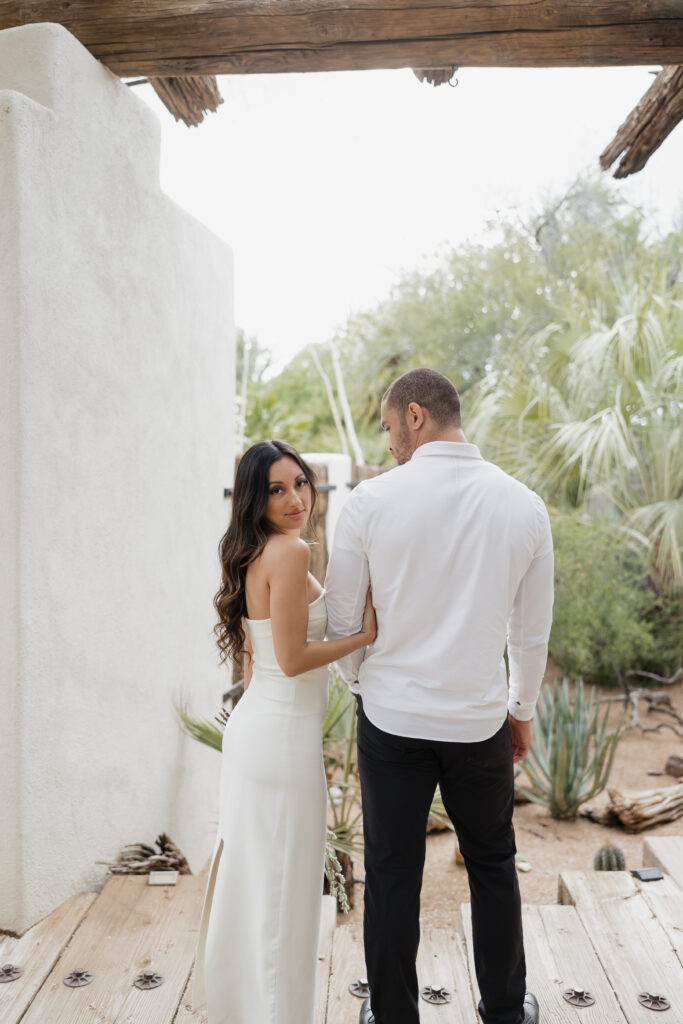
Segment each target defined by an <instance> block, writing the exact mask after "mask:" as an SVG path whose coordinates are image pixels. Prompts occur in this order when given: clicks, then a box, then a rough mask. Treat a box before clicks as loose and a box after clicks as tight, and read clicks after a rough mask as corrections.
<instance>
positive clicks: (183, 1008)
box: [162, 966, 208, 1024]
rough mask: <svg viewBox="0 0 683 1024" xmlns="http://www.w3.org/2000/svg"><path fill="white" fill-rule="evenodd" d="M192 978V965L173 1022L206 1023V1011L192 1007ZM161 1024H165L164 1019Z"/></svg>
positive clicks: (181, 1023) (185, 1023)
mask: <svg viewBox="0 0 683 1024" xmlns="http://www.w3.org/2000/svg"><path fill="white" fill-rule="evenodd" d="M193 978H194V966H193V967H192V970H191V971H190V977H189V978H188V979H187V985H186V986H185V991H184V992H183V994H182V998H181V1000H180V1006H179V1007H178V1012H177V1014H176V1016H175V1018H174V1020H173V1024H207V1020H208V1017H207V1011H206V1009H204V1010H193V1009H192V981H193ZM162 1024H166V1022H165V1021H163V1022H162Z"/></svg>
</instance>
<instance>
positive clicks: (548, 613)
mask: <svg viewBox="0 0 683 1024" xmlns="http://www.w3.org/2000/svg"><path fill="white" fill-rule="evenodd" d="M534 498H535V501H536V513H537V522H538V537H537V544H536V550H535V551H534V556H533V558H532V560H531V564H530V566H529V568H528V569H527V571H526V573H525V574H524V576H523V578H522V581H521V583H520V584H519V587H518V589H517V593H516V595H515V599H514V603H513V606H512V614H511V615H510V621H509V623H508V661H509V665H510V686H509V691H508V711H509V712H510V714H511V715H512V716H513V718H517V719H519V720H520V721H521V722H528V721H530V720H531V719H532V718H533V716H534V708H535V707H536V701H537V700H538V694H539V691H540V689H541V682H542V681H543V673H544V671H545V666H546V662H547V660H548V638H549V636H550V626H551V624H552V618H553V540H552V534H551V532H550V518H549V516H548V510H547V509H546V507H545V505H544V503H543V501H542V500H541V499H540V498H539V497H538V495H534Z"/></svg>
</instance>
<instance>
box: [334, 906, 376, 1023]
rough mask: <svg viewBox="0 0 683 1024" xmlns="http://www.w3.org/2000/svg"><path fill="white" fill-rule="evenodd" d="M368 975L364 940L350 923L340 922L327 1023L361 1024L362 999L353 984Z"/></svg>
mask: <svg viewBox="0 0 683 1024" xmlns="http://www.w3.org/2000/svg"><path fill="white" fill-rule="evenodd" d="M364 977H366V972H365V955H364V953H363V943H362V942H361V940H360V939H359V938H356V937H355V936H354V933H353V931H352V929H351V928H350V927H349V925H347V924H343V925H339V926H338V927H337V928H336V930H335V933H334V945H333V957H332V970H331V972H330V988H329V995H328V998H327V1022H326V1024H358V1014H359V1013H360V1008H361V1000H360V999H358V997H357V996H352V995H351V993H350V992H349V985H350V984H351V982H352V981H355V979H356V978H364Z"/></svg>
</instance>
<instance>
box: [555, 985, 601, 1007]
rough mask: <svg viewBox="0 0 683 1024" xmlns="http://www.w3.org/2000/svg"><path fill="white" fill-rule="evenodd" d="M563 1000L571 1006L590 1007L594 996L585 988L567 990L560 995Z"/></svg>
mask: <svg viewBox="0 0 683 1024" xmlns="http://www.w3.org/2000/svg"><path fill="white" fill-rule="evenodd" d="M562 996H563V998H564V999H566V1000H567V1002H568V1003H571V1004H572V1006H592V1005H593V1003H594V1002H595V996H594V995H593V993H592V992H589V991H588V990H587V989H585V988H568V989H565V991H564V992H563V993H562Z"/></svg>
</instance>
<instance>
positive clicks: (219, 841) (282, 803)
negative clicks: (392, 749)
mask: <svg viewBox="0 0 683 1024" xmlns="http://www.w3.org/2000/svg"><path fill="white" fill-rule="evenodd" d="M308 607H309V610H308V639H309V640H322V639H323V638H324V636H325V630H326V628H327V609H326V607H325V596H324V593H323V594H321V595H320V597H318V598H316V600H315V601H313V602H312V603H311V604H310V605H309V606H308ZM246 621H247V627H248V629H249V636H250V638H251V643H252V647H253V650H254V670H253V676H252V679H251V683H250V684H249V686H248V688H247V690H246V692H245V694H244V696H243V697H242V699H241V700H240V701H239V702H238V704H237V706H236V708H235V710H234V711H233V713H232V714H231V715H230V718H229V719H228V723H227V725H226V727H225V731H224V733H223V750H222V755H221V778H220V803H219V820H218V832H217V835H216V843H215V846H214V851H213V856H212V859H211V867H210V870H209V878H208V884H207V888H206V894H205V896H204V906H203V909H202V916H201V922H200V926H199V936H198V940H197V955H196V962H195V976H194V985H193V992H192V1003H193V1007H194V1009H201V1008H203V1007H204V1006H206V1009H207V1011H208V1024H313V1013H314V1000H315V975H316V964H317V947H318V930H319V925H320V910H321V906H322V887H323V869H324V857H325V835H326V823H327V787H326V784H325V770H324V765H323V756H322V723H323V719H324V717H325V713H326V710H327V679H328V669H327V667H323V668H319V669H315V670H313V671H312V672H306V673H305V674H304V675H300V676H294V677H293V678H287V676H285V675H284V673H283V672H282V671H281V669H280V667H279V665H278V663H277V660H276V658H275V650H274V647H273V634H272V630H271V625H270V619H247V620H246Z"/></svg>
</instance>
